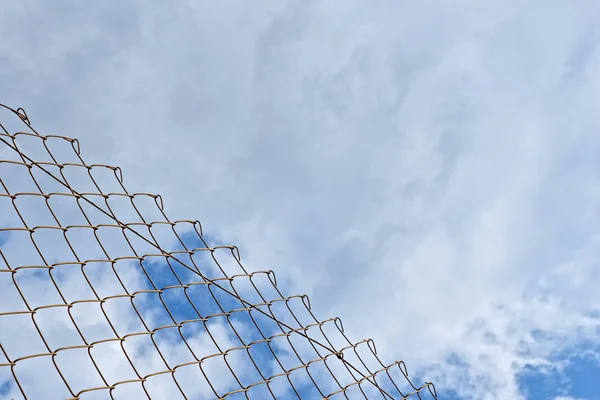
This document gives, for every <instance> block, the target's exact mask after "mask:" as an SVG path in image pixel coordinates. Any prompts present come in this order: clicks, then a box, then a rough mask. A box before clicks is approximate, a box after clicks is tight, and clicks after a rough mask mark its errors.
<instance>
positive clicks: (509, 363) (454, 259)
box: [0, 0, 600, 400]
mask: <svg viewBox="0 0 600 400" xmlns="http://www.w3.org/2000/svg"><path fill="white" fill-rule="evenodd" d="M598 26H600V3H597V2H593V1H584V0H575V1H559V0H549V1H545V2H539V1H530V0H519V1H517V0H509V1H506V0H503V1H500V0H488V1H480V2H475V1H466V0H452V1H446V0H437V1H429V0H424V1H420V2H404V1H374V2H369V4H367V3H366V2H359V1H354V0H346V1H329V2H316V1H282V0H279V1H266V0H265V1H260V2H248V1H241V0H227V1H189V2H183V1H173V2H159V1H153V2H150V1H127V2H124V1H119V2H117V1H105V2H89V3H88V2H85V3H83V2H78V1H60V2H58V1H57V2H47V1H41V0H40V1H18V2H17V1H15V2H6V3H3V4H2V5H1V6H0V32H1V37H2V38H3V40H2V42H1V44H0V89H1V90H0V93H1V94H2V96H1V97H0V102H2V103H5V104H8V105H10V106H12V107H15V108H16V107H24V108H25V109H26V110H27V113H28V115H29V117H30V119H31V122H32V125H33V126H34V127H36V129H38V131H40V133H43V134H60V135H65V136H70V137H76V138H78V139H79V141H80V143H81V148H82V154H83V155H84V158H85V159H86V161H88V162H89V163H101V164H111V165H118V166H120V167H121V168H122V170H123V175H124V180H125V182H126V186H127V188H128V190H129V191H131V192H150V193H160V194H161V195H162V197H163V199H164V206H165V210H166V212H168V214H169V215H170V216H171V218H172V219H192V220H195V219H198V220H200V221H201V222H202V225H203V227H204V229H205V231H206V232H209V233H210V235H212V237H214V238H215V239H214V240H216V241H220V242H223V243H226V244H236V245H238V246H239V248H240V250H241V253H242V256H243V259H244V260H246V262H247V264H248V265H249V267H250V269H256V270H269V269H272V270H274V271H275V272H276V274H277V278H278V281H279V285H280V286H281V287H282V288H285V290H286V292H287V293H290V294H291V293H306V294H308V295H310V297H311V302H312V304H313V308H314V309H315V310H316V311H315V313H316V314H317V315H318V316H319V317H320V318H322V319H325V318H327V317H330V316H340V317H341V318H342V319H343V321H344V327H345V329H346V331H348V332H351V336H352V338H353V339H355V340H360V339H362V338H372V339H373V340H374V341H375V342H376V343H377V349H378V351H379V353H380V354H385V356H384V357H383V358H384V359H385V360H386V361H388V362H393V361H394V360H398V359H402V360H404V361H405V362H406V363H407V365H408V367H409V369H410V371H411V373H412V374H416V376H418V377H423V380H425V379H426V380H431V381H434V382H435V383H436V387H437V389H438V393H439V394H440V398H441V399H443V398H446V399H454V398H457V399H471V398H472V399H486V400H488V399H489V400H496V399H535V400H537V399H549V400H567V399H577V400H580V399H584V400H591V399H598V398H600V395H599V393H600V386H599V385H598V383H597V379H596V382H594V379H593V377H595V376H597V375H598V373H600V364H598V359H599V357H600V353H598V351H600V348H598V347H597V346H596V343H598V340H599V339H600V291H598V290H597V287H598V285H599V284H600V265H599V261H600V251H599V250H598V248H599V247H598V245H599V243H598V242H599V239H600V236H598V234H599V233H600V232H599V230H600V229H599V228H598V224H597V222H596V221H597V220H598V217H599V216H600V215H599V214H600V208H599V205H600V186H599V185H598V182H599V178H600V172H599V171H600V168H599V167H600V165H599V164H600V162H599V161H597V159H596V157H595V156H596V154H597V153H598V150H600V147H599V145H600V135H598V133H597V132H598V130H599V129H600V118H599V117H598V112H597V107H596V106H597V99H598V98H600V80H599V78H600V72H599V71H600V65H599V64H600V59H599V56H598V52H597V47H598V43H599V40H600V31H599V30H598V28H597V27H598ZM2 123H4V119H3V120H2ZM2 154H3V153H0V155H2ZM0 158H2V157H0ZM5 174H7V173H6V172H5ZM5 176H6V175H2V176H1V178H2V179H5ZM6 179H8V178H6ZM23 207H25V205H24V206H23ZM30 207H33V206H30ZM32 209H33V208H32ZM2 211H4V209H2ZM2 218H5V217H4V216H2ZM6 221H8V220H6ZM6 221H0V223H2V224H5V225H6V224H8V223H9V222H6ZM4 241H5V242H6V243H5V245H6V244H7V243H8V244H10V239H4ZM5 247H8V245H7V246H5ZM131 279H132V282H134V281H135V280H136V279H137V278H136V276H132V277H131ZM132 284H133V283H132ZM123 312H124V311H123ZM123 318H125V317H123ZM157 318H158V317H157ZM215 329H219V328H218V327H215ZM198 340H199V341H202V340H203V339H202V338H198ZM1 361H2V360H1V359H0V363H1ZM1 388H2V384H1V383H0V394H2V389H1Z"/></svg>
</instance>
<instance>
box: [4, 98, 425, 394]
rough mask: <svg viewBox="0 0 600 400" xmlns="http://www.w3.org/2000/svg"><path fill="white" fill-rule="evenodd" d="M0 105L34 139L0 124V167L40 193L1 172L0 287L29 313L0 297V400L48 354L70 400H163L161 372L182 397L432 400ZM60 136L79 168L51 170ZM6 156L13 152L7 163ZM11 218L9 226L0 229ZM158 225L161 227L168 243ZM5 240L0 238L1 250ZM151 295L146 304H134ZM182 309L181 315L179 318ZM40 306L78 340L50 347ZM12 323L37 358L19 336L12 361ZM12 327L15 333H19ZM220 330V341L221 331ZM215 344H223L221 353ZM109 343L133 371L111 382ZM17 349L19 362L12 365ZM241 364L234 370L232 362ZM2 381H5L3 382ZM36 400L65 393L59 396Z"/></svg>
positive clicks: (368, 346)
mask: <svg viewBox="0 0 600 400" xmlns="http://www.w3.org/2000/svg"><path fill="white" fill-rule="evenodd" d="M0 106H1V107H3V108H4V109H6V110H9V111H11V112H12V113H13V114H15V115H16V116H18V117H19V119H20V120H21V121H22V123H24V124H25V126H26V128H27V129H26V130H28V131H30V132H21V131H17V132H14V133H10V132H9V131H8V130H7V129H6V128H5V126H4V125H3V124H1V123H0V127H1V128H2V131H0V141H1V142H2V143H0V167H2V166H3V165H4V166H7V167H8V166H10V167H13V168H14V169H15V171H18V177H17V180H18V181H19V182H25V181H28V182H29V183H33V185H34V187H35V190H34V191H27V192H24V191H14V190H13V189H12V188H11V187H9V185H8V184H7V183H6V182H7V180H9V179H12V180H14V179H15V176H17V175H15V174H11V175H10V176H8V174H7V175H3V173H4V172H3V170H2V169H0V201H3V200H4V202H2V203H0V266H1V263H2V262H3V263H4V264H5V267H4V268H0V278H1V277H2V276H3V275H4V276H10V280H6V281H7V282H8V284H7V285H8V286H7V288H6V293H8V290H9V289H11V290H15V291H16V292H17V293H18V298H19V299H20V301H22V303H23V305H24V307H21V308H19V307H18V304H17V303H15V302H11V301H8V300H6V301H3V299H2V296H3V294H1V293H2V292H0V304H4V306H3V307H0V328H1V329H0V372H2V371H7V370H10V374H5V375H2V374H0V398H2V396H3V387H4V394H6V393H8V388H9V387H16V388H18V393H20V395H21V396H22V397H23V398H24V399H29V398H31V397H29V396H30V393H33V392H35V385H36V383H35V379H37V378H35V379H33V382H30V381H31V379H29V381H28V383H27V384H25V383H23V382H22V381H23V380H24V379H23V378H20V377H22V376H24V375H27V376H34V377H37V375H36V373H37V372H36V370H34V369H32V368H34V367H28V366H26V365H25V364H27V361H28V360H34V359H39V360H41V359H50V360H51V362H52V365H53V368H54V369H55V370H56V373H57V374H58V377H59V378H60V381H61V382H62V385H64V388H66V392H65V393H68V396H67V398H71V399H84V398H92V397H90V396H94V395H95V396H99V398H111V399H114V398H118V397H122V396H121V395H120V392H119V390H120V388H122V387H124V386H127V387H128V388H131V387H134V386H135V387H137V388H138V389H140V391H139V392H138V395H137V396H138V397H140V398H148V399H151V398H158V397H156V396H155V395H154V394H153V393H154V392H153V391H152V390H151V389H150V386H151V382H152V381H153V380H154V379H158V377H164V376H166V377H170V380H171V381H172V383H173V384H174V388H175V389H174V392H173V393H175V394H173V393H172V394H171V395H173V396H178V397H180V398H184V399H193V398H215V399H229V400H231V399H236V398H246V399H264V398H272V399H277V398H302V399H313V398H322V399H334V398H346V399H350V398H361V399H371V398H383V399H406V398H413V396H414V398H419V399H422V398H423V397H422V396H423V395H426V394H427V396H430V398H434V399H437V394H436V391H435V387H434V385H433V384H432V383H429V382H426V383H425V384H423V385H421V386H418V387H417V386H415V385H414V384H413V383H412V382H411V381H410V380H409V378H408V372H407V370H406V366H405V365H404V363H403V362H402V361H397V362H395V363H392V364H390V365H385V364H384V363H383V362H382V361H381V360H380V358H379V357H378V355H377V351H376V348H375V344H374V343H373V341H372V340H370V339H367V340H363V341H359V342H357V343H352V341H351V340H350V339H349V338H348V337H347V336H346V334H345V333H344V328H343V325H342V323H341V320H340V319H339V318H330V319H326V320H323V321H319V320H318V319H317V318H316V317H315V315H314V314H313V312H312V308H311V304H310V300H309V298H308V297H307V296H306V295H293V296H285V295H284V294H283V293H282V292H281V291H280V289H279V288H278V286H277V280H276V277H275V273H274V272H273V271H272V270H261V271H254V272H248V271H247V270H246V269H245V268H244V266H243V265H242V263H241V257H240V252H239V250H238V248H237V247H235V246H223V245H213V246H211V245H210V244H209V242H210V238H207V237H206V235H205V234H204V233H203V229H202V225H201V224H200V222H199V221H196V220H178V221H170V220H169V219H168V217H167V215H166V214H165V212H164V206H163V200H162V197H160V195H155V194H151V193H129V192H128V191H127V190H126V189H125V187H124V185H123V174H122V171H121V169H120V168H119V167H114V166H110V165H102V164H86V163H85V162H84V160H83V158H82V157H81V154H80V146H79V142H78V141H77V139H72V138H68V137H64V136H57V135H46V136H42V135H40V134H39V133H38V132H37V131H35V130H34V129H33V128H32V126H31V123H30V120H29V117H28V116H27V114H26V113H25V111H24V110H23V109H22V108H19V109H16V110H15V109H12V108H10V107H8V106H5V105H1V104H0ZM0 122H2V121H0ZM24 139H35V140H37V141H39V142H41V144H42V146H43V148H44V149H45V151H46V152H47V155H48V157H49V161H39V160H38V161H36V160H35V159H33V158H32V156H30V155H28V152H27V151H26V150H24V149H23V147H24V145H23V140H24ZM56 141H60V142H62V143H67V144H69V145H70V147H71V151H72V153H73V155H74V156H75V161H76V162H60V161H59V157H56V156H55V154H54V153H53V151H51V148H52V147H53V146H52V145H50V143H51V142H56ZM25 147H26V146H25ZM2 151H4V152H5V153H4V154H12V155H13V156H14V157H13V158H11V159H6V160H3V159H1V155H2V154H3V153H2ZM73 170H78V171H85V172H86V173H87V176H88V177H89V179H90V182H91V183H92V185H93V186H91V187H92V189H93V190H91V191H90V190H86V191H81V190H78V188H77V186H76V185H75V184H71V183H70V180H69V179H67V178H68V177H67V176H68V175H69V173H68V171H73ZM100 171H102V172H107V171H109V172H111V173H112V175H113V176H114V178H113V181H114V182H116V186H115V187H117V188H118V191H112V192H106V191H103V190H102V189H101V187H102V185H101V182H99V180H98V179H97V175H98V174H99V173H100ZM42 177H43V178H42ZM42 180H46V181H52V182H53V183H54V184H55V186H54V187H58V188H60V189H61V190H58V189H56V190H58V191H45V190H44V186H48V184H47V182H46V181H45V182H46V183H42ZM114 182H113V183H114ZM25 199H27V200H39V201H43V203H45V206H46V207H47V210H48V212H49V213H50V215H51V217H52V218H51V222H50V223H45V224H41V225H38V224H32V223H31V222H30V221H28V220H31V217H29V216H26V214H28V212H27V210H26V211H23V210H22V209H21V208H22V207H21V206H20V204H21V201H24V200H25ZM148 199H149V200H151V201H152V202H153V207H154V210H152V211H151V212H150V214H152V215H155V216H158V217H159V218H158V219H157V220H151V219H149V218H147V217H146V218H145V217H144V214H146V215H147V214H148V212H147V211H148V210H149V208H144V207H141V206H139V204H140V201H141V200H148ZM117 200H118V201H121V203H120V204H123V203H122V201H126V202H127V203H128V205H130V206H131V207H132V210H133V212H132V213H131V217H130V218H132V219H134V221H135V222H126V221H124V220H121V218H119V217H118V215H119V212H117V211H116V210H115V205H114V203H115V201H117ZM65 201H68V202H69V204H72V206H73V208H72V211H71V212H72V213H76V214H78V215H81V216H83V218H84V220H85V223H80V224H76V225H66V224H64V223H61V217H60V216H59V214H60V213H59V212H57V211H56V210H55V208H54V207H56V204H57V202H63V204H66V203H65ZM9 203H10V205H9ZM111 204H112V205H113V206H112V207H111ZM145 204H146V203H145ZM75 205H76V208H75V207H74V206H75ZM9 208H10V209H9ZM63 208H64V207H63ZM13 210H14V215H16V216H17V218H15V221H16V222H7V221H6V220H7V219H8V217H7V218H2V217H1V216H2V215H9V213H12V212H13ZM92 211H93V212H94V213H95V215H102V216H103V217H105V220H104V222H103V223H98V222H96V221H95V217H92V216H91V213H92ZM36 212H37V211H36ZM40 212H41V211H40ZM29 214H31V213H29ZM7 223H9V224H12V225H9V226H5V225H6V224H7ZM163 228H167V229H169V230H168V233H167V234H165V231H164V229H163ZM83 231H87V232H91V234H92V236H93V238H94V239H93V240H94V241H95V245H97V246H98V249H99V250H98V252H97V254H98V255H99V256H98V255H96V256H94V258H86V257H84V256H83V253H85V251H82V250H81V247H80V246H77V245H76V244H75V243H74V242H75V240H74V235H82V233H81V232H83ZM108 231H110V232H111V234H110V235H109V238H110V239H106V237H104V236H103V232H108ZM158 231H161V233H157V232H158ZM42 232H43V233H44V234H46V233H48V232H50V233H51V234H53V235H54V236H53V239H49V241H50V242H51V243H50V244H48V243H44V242H43V241H42V239H40V238H39V237H41V236H44V234H42ZM15 236H19V237H20V238H23V237H27V239H26V240H25V241H24V242H23V243H25V242H27V243H30V244H31V245H32V246H33V247H32V250H31V253H32V254H33V253H35V254H37V256H39V259H40V260H41V262H40V263H38V264H30V263H19V261H18V258H17V263H15V261H14V260H13V259H9V257H7V256H6V254H5V253H6V252H7V251H8V250H7V249H11V246H17V245H16V244H14V243H16V242H15V240H16V239H15V240H12V239H11V237H15ZM3 237H8V239H6V240H5V243H4V244H3ZM159 237H160V238H159ZM57 238H58V239H57ZM165 238H168V240H167V241H168V242H169V243H175V246H171V247H172V248H170V247H166V246H161V245H160V244H159V243H160V242H164V241H165ZM56 240H58V241H61V243H64V244H66V245H67V247H68V252H70V253H69V254H67V253H66V252H62V253H61V252H58V250H56V251H54V247H53V246H54V245H53V244H54V243H55V241H56ZM107 240H108V241H107ZM62 241H64V242H62ZM108 242H110V244H109V243H108ZM57 243H58V242H57ZM115 243H118V245H115ZM49 245H50V249H49V250H48V246H49ZM19 246H20V245H19ZM114 247H118V248H119V249H121V250H120V252H119V254H115V252H114V250H113V248H114ZM140 247H143V248H144V249H151V250H152V252H145V250H144V251H142V250H140ZM222 251H227V252H229V257H230V258H229V259H228V260H229V261H225V262H224V261H223V260H222V259H221V258H220V256H218V253H219V252H222ZM22 255H24V253H23V254H22ZM208 256H210V257H208ZM209 262H210V264H209ZM225 264H227V265H225ZM73 268H76V269H77V271H78V272H77V273H78V274H79V275H78V276H79V277H80V278H82V279H83V281H85V286H86V288H85V290H88V289H89V292H90V293H91V294H90V295H89V296H83V295H79V294H78V293H79V292H75V293H74V292H73V291H71V292H69V291H68V290H67V289H66V288H65V284H64V279H62V278H61V274H64V273H66V272H64V271H67V270H68V271H71V272H72V271H73ZM98 271H99V272H98ZM157 271H159V272H158V273H157ZM32 273H33V275H32ZM42 274H43V275H42ZM132 274H133V275H132ZM131 276H135V277H137V278H136V279H141V280H143V281H144V282H145V283H144V285H142V286H140V285H134V284H132V282H133V281H132V279H131ZM97 277H101V278H102V279H113V281H114V282H115V285H113V286H112V288H113V292H112V294H110V295H105V294H104V293H102V290H101V289H100V287H99V285H98V283H97V282H98V280H97V279H96V278H97ZM32 279H35V280H36V282H40V279H42V280H43V282H46V283H48V284H51V287H52V288H53V289H52V290H51V291H52V293H54V294H57V295H58V300H56V299H57V298H56V296H54V297H53V296H52V295H50V294H47V295H45V294H44V293H46V292H43V291H39V292H38V293H36V295H35V296H34V295H32V294H31V293H32V292H31V291H30V290H26V289H25V287H26V286H27V285H30V284H32ZM83 281H81V282H83ZM116 282H118V284H117V283H116ZM115 288H116V289H115ZM0 289H2V286H0ZM54 290H55V291H56V292H54ZM199 291H201V292H202V293H204V295H203V294H201V293H199ZM48 293H50V292H49V291H48ZM77 296H79V297H77ZM149 296H150V297H152V298H153V299H154V301H145V300H142V299H146V298H148V297H149ZM120 300H125V301H127V302H128V304H130V306H131V309H132V310H133V313H132V314H131V315H134V316H135V318H137V319H138V320H139V324H138V325H137V329H129V331H127V330H125V329H124V327H125V325H126V324H130V320H124V319H122V318H121V319H119V320H118V321H117V320H116V319H115V317H114V316H113V314H111V311H110V310H111V309H112V308H114V304H116V303H117V302H119V301H120ZM209 303H210V304H211V305H212V306H209ZM120 304H122V303H120ZM82 305H87V306H97V307H98V308H99V310H100V311H101V315H102V318H103V320H104V321H105V322H106V323H107V324H108V326H109V327H110V329H109V330H107V331H105V332H108V333H106V334H105V335H104V336H103V337H95V338H91V336H92V335H91V334H90V331H89V329H87V328H86V327H84V326H83V325H82V323H81V321H80V318H79V317H78V316H77V311H76V310H77V309H78V308H79V307H81V306H82ZM111 307H112V308H111ZM185 307H187V310H188V312H185V313H183V312H181V311H178V310H180V309H181V308H185ZM46 310H53V311H54V312H62V313H63V314H64V315H66V316H68V321H69V322H68V324H69V326H68V329H70V330H71V331H73V332H76V335H77V336H78V339H77V340H75V339H73V340H71V341H70V342H67V343H66V344H64V343H63V345H61V346H56V345H55V344H54V342H55V341H56V340H53V336H56V333H53V332H49V331H48V330H47V329H46V328H44V324H42V323H41V322H40V318H41V317H40V315H42V313H44V312H45V311H46ZM157 310H160V311H161V312H162V313H163V315H164V317H163V318H157V317H156V314H157V312H158V311H157ZM302 315H304V316H305V317H304V318H303V317H302ZM8 318H28V319H30V321H31V324H32V325H33V327H34V328H35V332H36V333H37V335H38V336H39V339H40V340H41V342H42V343H43V347H42V351H38V350H36V346H34V343H33V339H31V337H29V336H26V335H24V336H23V338H22V339H20V342H19V343H20V345H19V346H20V350H21V351H20V352H19V351H17V349H16V346H15V345H11V344H9V343H8V342H9V340H8V336H9V334H10V331H11V325H10V323H3V321H2V320H3V319H5V320H7V319H8ZM124 321H126V322H127V323H125V322H124ZM217 321H219V324H221V325H218V324H217ZM136 323H137V322H136ZM2 327H3V328H2ZM7 327H8V328H7ZM190 328H192V329H190ZM14 329H17V328H16V325H15V328H14ZM223 330H225V333H224V332H221V331H223ZM124 332H127V333H124ZM162 332H169V335H170V336H169V337H170V340H171V342H169V343H171V344H173V343H175V344H173V345H179V346H180V348H181V349H184V350H182V351H183V352H184V353H185V357H184V356H180V357H178V358H176V360H175V361H173V358H174V357H173V356H172V355H170V353H169V351H168V350H165V346H164V344H165V343H166V342H165V340H163V339H160V338H159V336H160V335H162ZM190 332H195V333H194V334H190ZM199 332H200V333H199ZM13 334H14V332H13ZM194 335H196V336H194ZM201 335H204V336H201ZM96 336H97V335H96ZM199 337H204V338H205V339H206V343H207V344H212V346H214V347H212V348H213V350H212V351H211V352H209V351H208V350H206V347H207V346H208V345H207V346H204V347H203V348H201V349H200V350H198V346H196V345H194V343H196V341H197V339H198V338H199ZM141 338H149V339H150V342H151V343H152V344H151V345H148V347H146V348H145V349H146V351H150V350H151V351H152V352H153V354H154V355H157V357H156V359H157V360H159V361H160V362H157V363H153V364H152V365H150V366H148V365H141V364H144V363H143V362H142V361H140V360H142V359H143V357H141V356H140V354H136V352H135V351H131V348H130V344H131V343H134V342H135V341H136V340H138V339H141ZM224 339H228V340H224ZM192 342H193V343H192ZM223 342H226V345H225V346H224V345H223ZM107 344H111V345H118V346H119V348H120V351H121V352H122V355H123V356H124V357H125V359H126V360H127V361H126V363H127V364H128V365H129V366H130V367H131V369H132V370H133V373H134V376H133V377H129V376H122V377H119V376H111V375H114V374H112V373H111V372H110V368H107V367H106V365H105V364H103V363H102V362H100V361H99V358H100V356H99V354H101V353H99V352H98V351H97V350H98V349H103V348H104V346H106V345H107ZM23 349H24V350H23ZM148 349H150V350H148ZM77 350H84V351H86V352H87V357H88V358H89V361H90V362H91V364H92V365H93V369H94V370H95V373H97V375H98V377H99V381H98V382H99V383H98V384H96V385H94V386H86V385H87V383H88V381H85V382H83V383H82V382H78V381H76V379H74V378H73V376H71V375H70V374H69V373H67V372H65V367H64V364H62V363H61V362H59V359H60V358H61V357H62V356H63V355H64V354H73V352H75V351H77ZM154 351H155V353H154ZM17 353H22V354H20V355H18V356H15V355H14V354H17ZM138 353H139V352H138ZM2 355H3V358H2V357H1V356H2ZM242 356H243V358H244V360H245V361H243V362H242V361H240V360H241V358H240V357H242ZM186 357H187V358H186ZM184 358H186V359H187V361H184ZM146 360H147V359H146ZM211 360H219V362H220V361H221V360H222V362H223V364H222V365H224V366H225V367H226V369H224V368H222V369H221V370H220V371H221V373H220V374H217V376H216V377H215V376H213V377H210V376H209V375H211V374H210V371H211V368H210V367H209V366H208V364H210V363H211ZM232 360H237V361H232ZM27 365H29V364H27ZM188 367H192V368H194V371H195V373H196V375H195V378H194V379H191V380H190V379H188V378H185V377H183V373H180V372H181V371H183V370H185V371H188ZM226 374H227V377H225V375H226ZM229 374H230V375H229ZM213 375H214V374H213ZM3 376H5V377H6V379H7V380H6V381H5V382H3ZM40 379H41V376H40ZM25 380H26V379H25ZM190 382H191V384H192V385H194V384H197V385H204V386H206V388H207V389H206V391H204V392H202V393H200V392H198V391H193V390H192V391H191V392H190V390H189V384H190ZM59 383H60V382H59ZM55 384H56V385H59V384H58V383H55ZM3 385H4V386H3ZM425 389H427V390H425ZM45 396H47V397H44V398H61V397H60V396H61V395H59V394H47V395H45ZM56 396H59V397H56ZM62 398H65V397H62ZM94 398H96V397H94ZM127 398H131V397H130V396H129V397H127ZM169 398H176V397H169Z"/></svg>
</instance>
